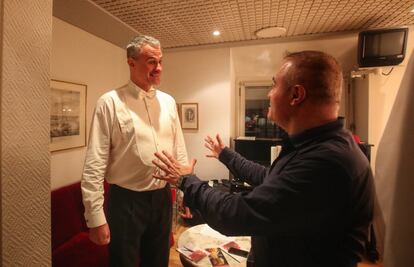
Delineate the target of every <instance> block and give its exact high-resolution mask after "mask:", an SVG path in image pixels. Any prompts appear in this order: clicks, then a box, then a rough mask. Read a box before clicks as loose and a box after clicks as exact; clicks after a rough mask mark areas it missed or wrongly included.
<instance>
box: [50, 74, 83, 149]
mask: <svg viewBox="0 0 414 267" xmlns="http://www.w3.org/2000/svg"><path fill="white" fill-rule="evenodd" d="M86 90H87V86H86V85H85V84H79V83H72V82H65V81H58V80H51V81H50V145H49V150H50V151H57V150H63V149H69V148H75V147H83V146H85V145H86Z"/></svg>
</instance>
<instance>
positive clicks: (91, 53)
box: [50, 17, 129, 190]
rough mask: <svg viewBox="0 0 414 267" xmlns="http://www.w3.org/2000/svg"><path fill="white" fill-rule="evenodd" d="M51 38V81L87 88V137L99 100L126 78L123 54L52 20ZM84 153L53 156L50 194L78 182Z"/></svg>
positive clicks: (83, 150)
mask: <svg viewBox="0 0 414 267" xmlns="http://www.w3.org/2000/svg"><path fill="white" fill-rule="evenodd" d="M52 38H53V40H52V55H51V61H50V74H51V75H50V76H51V78H52V79H57V80H63V81H70V82H75V83H82V84H86V85H87V86H88V89H87V100H86V105H87V108H86V122H87V123H86V128H87V132H88V133H89V127H90V122H91V118H92V113H93V110H94V107H95V103H96V101H97V99H98V97H99V96H100V95H102V94H103V93H104V92H106V91H108V90H110V89H113V88H116V87H119V86H121V85H123V84H125V82H126V81H127V80H128V78H129V70H128V66H127V64H126V56H125V50H124V49H121V48H119V47H117V46H115V45H113V44H111V43H109V42H107V41H104V40H102V39H100V38H98V37H96V36H94V35H91V34H90V33H87V32H85V31H83V30H81V29H79V28H77V27H74V26H72V25H70V24H68V23H66V22H64V21H62V20H60V19H57V18H55V17H54V18H53V35H52ZM87 136H88V135H87ZM85 151H86V148H85V147H83V148H75V149H69V150H62V151H57V152H53V153H52V155H51V189H52V190H53V189H55V188H58V187H61V186H64V185H67V184H71V183H73V182H76V181H79V180H80V178H81V175H82V168H83V161H84V157H85Z"/></svg>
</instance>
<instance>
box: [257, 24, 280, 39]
mask: <svg viewBox="0 0 414 267" xmlns="http://www.w3.org/2000/svg"><path fill="white" fill-rule="evenodd" d="M255 34H256V36H257V37H260V38H270V37H280V36H283V35H285V34H286V28H283V27H267V28H263V29H260V30H257V31H256V32H255Z"/></svg>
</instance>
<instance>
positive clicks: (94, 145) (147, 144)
mask: <svg viewBox="0 0 414 267" xmlns="http://www.w3.org/2000/svg"><path fill="white" fill-rule="evenodd" d="M163 150H165V151H167V152H169V153H170V154H172V155H173V156H174V157H175V158H176V159H177V160H178V161H179V162H180V163H183V164H188V158H187V151H186V147H185V142H184V138H183V133H182V130H181V125H180V121H179V117H178V113H177V107H176V103H175V100H174V99H173V98H172V97H171V96H170V95H168V94H166V93H164V92H161V91H159V90H155V89H154V88H151V89H150V90H149V91H148V92H145V91H144V90H142V89H141V88H139V87H138V86H136V85H135V84H134V83H133V82H131V81H130V82H129V83H128V84H127V85H126V86H123V87H121V88H119V89H115V90H112V91H110V92H108V93H106V94H104V95H103V96H101V97H100V98H99V100H98V102H97V104H96V108H95V112H94V115H93V120H92V124H91V130H90V134H89V142H88V148H87V152H86V157H85V165H84V169H83V176H82V181H81V187H82V196H83V204H84V206H85V219H86V223H87V225H88V227H90V228H92V227H97V226H100V225H103V224H105V223H106V219H105V214H104V210H103V202H104V195H103V193H104V189H103V181H104V179H106V181H107V182H108V183H110V184H116V185H118V186H120V187H123V188H127V189H130V190H134V191H150V190H156V189H160V188H163V187H165V182H164V181H161V180H157V179H154V178H153V177H152V174H153V173H154V171H155V166H154V165H153V164H152V160H153V159H155V156H154V153H155V152H156V151H159V152H161V151H163Z"/></svg>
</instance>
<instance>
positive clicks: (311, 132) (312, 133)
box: [289, 117, 344, 147]
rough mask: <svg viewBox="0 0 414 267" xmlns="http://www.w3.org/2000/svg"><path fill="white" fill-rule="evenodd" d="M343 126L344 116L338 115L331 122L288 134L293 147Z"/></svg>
mask: <svg viewBox="0 0 414 267" xmlns="http://www.w3.org/2000/svg"><path fill="white" fill-rule="evenodd" d="M343 127H344V118H342V117H339V118H338V119H337V120H335V121H333V122H329V123H326V124H324V125H321V126H318V127H315V128H311V129H308V130H305V131H303V132H301V133H299V134H294V135H290V136H289V140H290V143H291V144H292V145H293V146H294V147H300V146H302V145H304V144H306V143H308V142H311V141H313V140H314V139H316V138H318V137H322V136H325V135H326V134H327V133H331V132H336V131H339V130H340V129H342V128H343Z"/></svg>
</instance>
